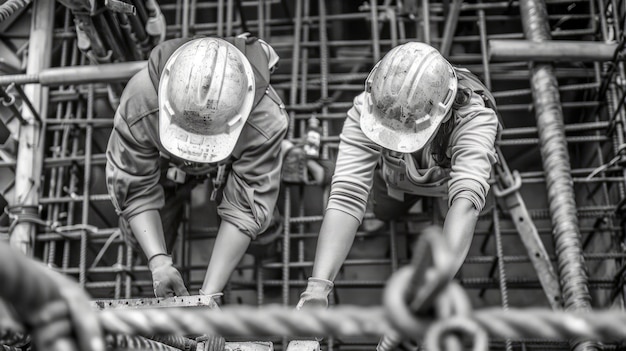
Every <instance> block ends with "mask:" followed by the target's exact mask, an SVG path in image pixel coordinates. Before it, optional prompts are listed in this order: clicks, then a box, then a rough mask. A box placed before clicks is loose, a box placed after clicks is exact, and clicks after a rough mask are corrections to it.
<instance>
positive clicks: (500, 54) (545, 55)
mask: <svg viewBox="0 0 626 351" xmlns="http://www.w3.org/2000/svg"><path fill="white" fill-rule="evenodd" d="M616 49H617V44H607V43H601V42H584V41H574V40H558V41H556V40H555V41H552V40H551V41H550V42H534V41H531V40H490V41H489V56H490V58H491V59H492V60H494V61H496V60H497V61H510V60H512V61H527V60H534V61H545V62H548V61H612V60H613V55H614V54H615V50H616Z"/></svg>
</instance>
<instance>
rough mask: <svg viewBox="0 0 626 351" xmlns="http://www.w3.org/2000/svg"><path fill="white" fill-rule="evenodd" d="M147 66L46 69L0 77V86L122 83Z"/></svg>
mask: <svg viewBox="0 0 626 351" xmlns="http://www.w3.org/2000/svg"><path fill="white" fill-rule="evenodd" d="M31 40H32V39H31ZM50 41H52V38H50ZM34 52H40V50H35V51H34ZM41 52H43V50H41ZM29 57H30V56H29ZM147 65H148V61H131V62H124V63H107V64H102V65H97V66H95V65H92V66H69V67H56V68H47V69H42V70H41V71H39V72H33V73H30V72H27V73H26V74H9V75H3V76H0V86H5V85H9V84H11V83H15V84H31V83H39V84H41V85H45V86H53V85H71V84H90V83H105V82H114V81H122V80H128V79H130V77H132V76H133V75H134V74H135V73H137V72H138V71H139V70H141V69H142V68H144V67H146V66H147Z"/></svg>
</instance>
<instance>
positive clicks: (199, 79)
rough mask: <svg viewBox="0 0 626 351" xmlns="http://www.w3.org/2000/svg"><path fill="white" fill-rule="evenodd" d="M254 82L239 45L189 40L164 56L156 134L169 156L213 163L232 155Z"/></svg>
mask: <svg viewBox="0 0 626 351" xmlns="http://www.w3.org/2000/svg"><path fill="white" fill-rule="evenodd" d="M254 91H255V81H254V73H253V71H252V66H251V65H250V62H248V60H247V58H246V57H245V56H244V55H243V53H242V52H241V51H239V49H237V48H236V47H235V46H234V45H232V44H230V43H229V42H227V41H225V40H223V39H219V38H200V39H194V40H191V41H189V42H187V43H185V44H183V45H182V46H181V47H180V48H178V49H177V50H176V51H175V52H174V53H173V54H172V56H171V57H170V58H169V59H168V60H167V63H166V64H165V67H164V69H163V73H162V75H161V80H160V82H159V94H158V97H159V138H160V140H161V144H162V145H163V147H164V148H165V149H166V150H167V151H168V152H169V153H171V154H172V155H174V156H176V157H179V158H182V159H184V160H188V161H193V162H204V163H212V162H219V161H221V160H224V159H226V158H227V157H229V156H230V154H231V153H232V150H233V149H234V147H235V144H236V143H237V139H238V138H239V134H240V133H241V130H242V128H243V126H244V125H245V123H246V120H247V119H248V116H249V115H250V111H251V110H252V104H253V100H254Z"/></svg>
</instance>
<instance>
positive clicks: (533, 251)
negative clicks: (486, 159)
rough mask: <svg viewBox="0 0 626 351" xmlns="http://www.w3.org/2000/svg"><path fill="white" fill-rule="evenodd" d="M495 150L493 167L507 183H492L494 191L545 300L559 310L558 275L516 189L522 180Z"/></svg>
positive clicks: (502, 181)
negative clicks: (515, 232)
mask: <svg viewBox="0 0 626 351" xmlns="http://www.w3.org/2000/svg"><path fill="white" fill-rule="evenodd" d="M497 152H498V154H499V155H498V158H499V159H500V164H499V165H498V166H496V167H495V169H496V173H497V175H498V177H499V178H500V182H501V183H504V184H506V188H498V187H494V194H495V195H496V196H497V197H499V198H501V199H502V200H503V201H504V204H505V206H506V208H507V209H508V210H509V214H510V215H511V219H512V220H513V223H514V224H515V228H516V229H517V232H518V234H519V236H520V239H521V240H522V243H523V244H524V246H525V247H526V250H527V252H528V257H529V258H530V261H531V263H532V265H533V267H534V268H535V271H536V272H537V276H538V278H539V282H540V283H541V287H542V288H543V291H544V293H545V295H546V297H547V298H548V303H549V304H550V306H551V307H552V309H553V310H561V309H562V308H563V306H562V298H561V286H560V284H559V280H558V276H557V274H556V271H555V269H554V266H553V265H552V262H550V256H549V255H548V251H547V250H546V248H545V246H544V245H543V242H542V241H541V237H540V236H539V232H538V231H537V227H536V226H535V224H534V223H533V220H532V218H531V217H530V214H529V213H528V209H527V208H526V204H525V202H524V199H523V198H522V195H521V194H520V192H519V189H520V187H521V184H522V181H521V177H520V175H519V173H518V172H517V171H514V172H513V173H511V171H510V170H509V168H508V165H507V164H506V162H505V160H504V156H503V155H502V152H501V151H500V149H499V148H498V149H497Z"/></svg>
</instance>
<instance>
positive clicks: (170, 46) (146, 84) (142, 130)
mask: <svg viewBox="0 0 626 351" xmlns="http://www.w3.org/2000/svg"><path fill="white" fill-rule="evenodd" d="M187 40H188V39H187ZM187 40H185V39H175V40H170V41H166V42H164V43H162V44H160V45H159V46H157V47H156V48H155V49H154V50H153V51H152V54H151V56H150V59H149V60H148V67H147V68H145V69H142V70H141V71H139V72H138V73H137V74H135V76H133V77H132V78H131V80H130V81H129V82H128V84H127V86H126V88H125V89H124V92H123V93H122V96H121V99H120V105H119V107H118V109H117V111H116V113H115V119H114V127H113V131H112V132H111V136H110V138H109V143H108V146H107V152H106V157H107V165H106V178H107V188H108V191H109V194H110V196H111V199H112V202H113V205H114V206H115V208H116V210H117V212H118V214H119V215H121V216H124V217H125V218H126V219H127V220H130V219H131V218H132V217H133V216H135V215H137V214H139V213H142V212H144V211H148V210H159V209H161V208H162V207H163V205H164V193H163V188H162V186H161V184H160V183H159V180H160V178H161V169H160V158H161V156H165V157H170V158H174V157H173V156H172V155H170V154H168V153H167V151H166V150H165V149H164V148H163V147H162V146H161V144H160V141H159V133H158V118H159V108H158V106H159V104H158V97H157V91H158V82H159V78H160V75H161V72H162V70H163V67H164V65H165V62H166V61H167V59H168V58H169V57H170V55H171V54H172V53H173V52H174V51H175V50H176V49H177V48H178V47H179V46H180V45H182V44H183V43H185V42H186V41H187ZM257 43H258V42H257ZM239 44H240V46H241V45H245V48H246V49H245V52H244V54H245V55H246V57H247V58H248V60H249V61H250V63H251V64H252V66H253V70H254V71H255V79H256V83H257V84H256V87H257V91H256V94H255V95H256V96H255V104H256V105H255V106H254V108H253V109H252V111H251V113H250V116H249V117H248V119H247V121H246V124H245V126H244V127H243V130H242V131H241V135H240V136H239V139H238V141H237V144H236V146H235V148H234V150H233V151H232V154H231V157H230V158H229V161H228V162H231V170H230V172H229V173H228V176H227V180H226V184H225V186H224V188H223V196H222V200H221V202H220V203H219V205H218V209H217V212H218V215H219V216H220V217H221V218H222V220H225V221H227V222H229V223H232V224H233V225H235V226H236V227H237V228H238V229H239V230H241V232H243V233H244V234H246V235H248V236H250V237H251V238H253V239H254V238H256V236H257V235H258V234H259V233H261V232H262V231H263V230H265V229H266V228H267V227H268V226H269V224H270V221H271V216H272V214H273V211H274V207H275V205H276V200H277V197H278V192H279V187H280V171H281V166H282V158H280V157H279V153H280V146H281V141H282V140H283V138H284V137H285V134H286V132H287V125H288V116H287V114H286V112H285V110H284V105H283V104H282V102H281V101H280V98H279V97H278V96H277V94H276V93H275V92H274V90H273V89H272V87H271V86H269V85H268V82H269V73H268V68H267V64H268V61H267V57H266V56H265V55H264V54H262V53H263V51H262V49H261V48H260V47H252V45H255V43H250V42H249V41H248V43H247V44H242V42H241V41H240V42H239ZM240 46H238V48H239V49H240V50H241V47H240ZM242 51H243V50H242ZM263 65H265V66H263Z"/></svg>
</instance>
